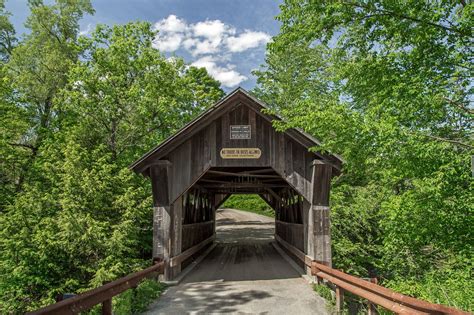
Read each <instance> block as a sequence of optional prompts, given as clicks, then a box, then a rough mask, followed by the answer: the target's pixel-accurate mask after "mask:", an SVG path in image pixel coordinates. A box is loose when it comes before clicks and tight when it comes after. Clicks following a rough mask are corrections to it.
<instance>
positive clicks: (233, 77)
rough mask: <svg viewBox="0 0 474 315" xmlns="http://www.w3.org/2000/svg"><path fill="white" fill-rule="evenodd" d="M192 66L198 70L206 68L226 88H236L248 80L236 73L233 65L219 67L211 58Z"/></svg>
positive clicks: (200, 60)
mask: <svg viewBox="0 0 474 315" xmlns="http://www.w3.org/2000/svg"><path fill="white" fill-rule="evenodd" d="M191 65H192V66H195V67H198V68H206V70H207V72H209V74H210V75H211V76H212V77H214V79H216V80H218V81H220V82H221V83H222V85H223V86H225V87H234V86H237V85H239V84H240V83H241V82H242V81H245V80H247V77H246V76H244V75H242V74H240V73H239V72H237V71H235V70H234V69H233V66H232V65H227V66H225V67H221V66H219V65H217V63H216V59H215V58H213V57H211V56H205V57H202V58H200V59H198V60H196V61H195V62H193V63H192V64H191Z"/></svg>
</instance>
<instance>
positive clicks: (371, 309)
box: [367, 278, 379, 315]
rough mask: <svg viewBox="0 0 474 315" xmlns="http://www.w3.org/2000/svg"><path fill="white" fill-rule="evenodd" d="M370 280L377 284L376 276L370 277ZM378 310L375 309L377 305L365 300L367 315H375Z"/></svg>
mask: <svg viewBox="0 0 474 315" xmlns="http://www.w3.org/2000/svg"><path fill="white" fill-rule="evenodd" d="M369 281H370V282H372V283H375V284H377V282H378V281H377V278H370V279H369ZM378 313H379V312H378V311H377V307H376V306H375V304H374V303H372V302H370V301H368V302H367V315H377V314H378Z"/></svg>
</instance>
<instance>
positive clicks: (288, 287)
mask: <svg viewBox="0 0 474 315" xmlns="http://www.w3.org/2000/svg"><path fill="white" fill-rule="evenodd" d="M273 232H274V221H273V219H271V218H268V217H265V216H261V215H257V214H253V213H249V212H243V211H238V210H231V209H223V210H219V211H218V213H217V246H216V247H215V248H214V250H213V251H212V252H211V253H210V254H209V255H208V256H207V257H206V258H205V259H204V260H203V261H202V262H201V263H199V264H198V265H197V266H196V267H195V268H194V270H192V271H191V272H190V273H189V274H188V275H187V276H186V277H185V278H184V279H183V281H182V282H181V283H180V284H179V285H177V286H173V287H170V288H169V289H168V290H167V291H166V292H165V294H163V295H162V296H161V298H160V299H159V300H158V301H157V302H156V303H155V304H153V305H152V306H151V307H150V310H149V311H148V312H147V313H146V314H210V313H212V314H219V313H237V314H328V313H327V311H326V309H325V307H324V300H323V299H322V298H320V297H319V296H317V295H316V293H314V292H313V290H312V288H311V286H310V285H309V284H308V283H307V282H306V281H305V280H304V279H302V278H301V277H300V275H299V274H298V273H297V272H296V271H295V270H294V269H293V268H292V267H291V266H290V264H289V263H288V262H287V261H286V260H285V259H283V257H282V256H280V254H278V252H277V251H276V250H275V249H274V248H273V246H272V245H271V242H272V241H273Z"/></svg>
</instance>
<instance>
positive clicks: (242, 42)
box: [227, 31, 271, 52]
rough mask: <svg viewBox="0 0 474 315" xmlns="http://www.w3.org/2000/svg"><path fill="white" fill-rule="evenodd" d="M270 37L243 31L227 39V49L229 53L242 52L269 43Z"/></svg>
mask: <svg viewBox="0 0 474 315" xmlns="http://www.w3.org/2000/svg"><path fill="white" fill-rule="evenodd" d="M270 38H271V37H270V35H268V34H267V33H264V32H253V31H245V32H244V33H242V34H240V35H238V36H231V37H229V38H227V47H228V49H229V51H231V52H242V51H245V50H247V49H250V48H255V47H258V46H260V45H265V44H266V43H268V42H269V41H270Z"/></svg>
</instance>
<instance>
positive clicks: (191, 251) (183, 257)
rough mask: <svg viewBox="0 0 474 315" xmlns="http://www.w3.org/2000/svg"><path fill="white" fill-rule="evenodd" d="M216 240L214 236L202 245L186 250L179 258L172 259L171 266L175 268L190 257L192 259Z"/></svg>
mask: <svg viewBox="0 0 474 315" xmlns="http://www.w3.org/2000/svg"><path fill="white" fill-rule="evenodd" d="M215 238H216V237H215V236H214V235H212V236H211V237H209V238H207V239H205V240H204V241H202V242H201V243H199V244H196V245H194V246H193V247H191V248H188V249H187V250H185V251H184V252H182V253H181V254H179V255H177V256H174V257H173V258H171V259H170V266H171V267H174V266H177V265H178V264H180V263H182V262H183V261H185V260H186V259H188V258H189V257H191V256H193V255H194V254H196V253H197V252H199V251H200V250H201V249H203V248H204V247H206V246H207V245H208V244H210V243H212V242H214V240H215Z"/></svg>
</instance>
